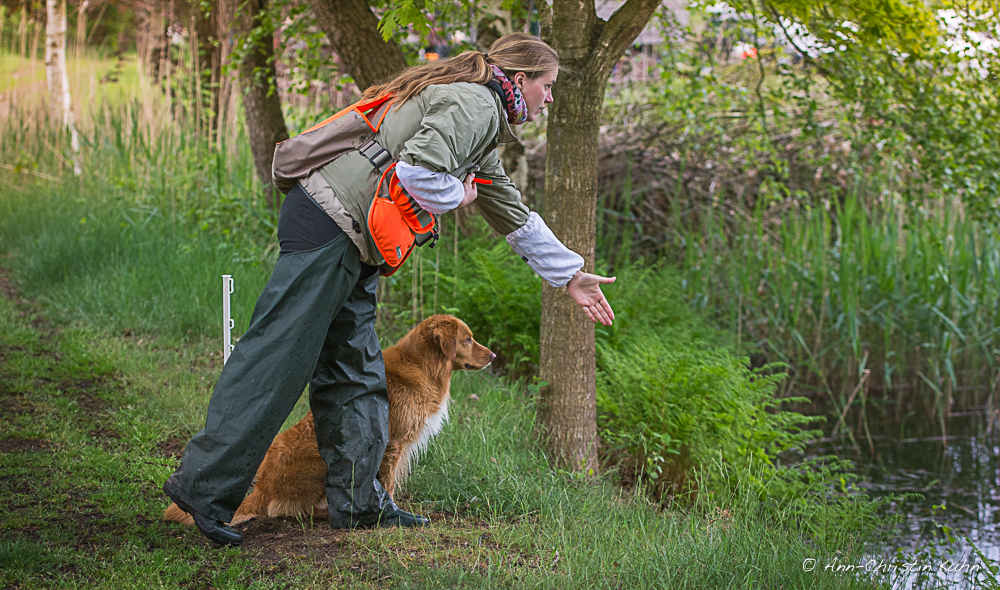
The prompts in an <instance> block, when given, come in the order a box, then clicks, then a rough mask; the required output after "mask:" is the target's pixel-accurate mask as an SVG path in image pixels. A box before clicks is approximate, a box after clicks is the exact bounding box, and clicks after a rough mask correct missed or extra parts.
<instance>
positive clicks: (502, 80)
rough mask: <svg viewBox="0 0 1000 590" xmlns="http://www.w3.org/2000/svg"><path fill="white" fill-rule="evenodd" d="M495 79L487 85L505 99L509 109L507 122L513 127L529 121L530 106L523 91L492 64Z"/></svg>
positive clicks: (505, 104)
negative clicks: (525, 101)
mask: <svg viewBox="0 0 1000 590" xmlns="http://www.w3.org/2000/svg"><path fill="white" fill-rule="evenodd" d="M490 69H491V70H493V79H492V80H490V81H489V82H487V83H486V86H487V87H489V88H490V89H491V90H493V92H496V93H497V94H499V95H500V97H501V98H502V99H503V103H504V106H505V107H506V109H507V122H508V123H510V124H511V125H522V124H524V122H525V121H527V120H528V105H526V104H525V103H524V97H523V96H521V90H520V89H519V88H518V87H517V85H516V84H514V82H512V81H511V80H510V79H509V78H507V76H505V75H504V73H503V71H502V70H501V69H500V68H498V67H497V66H495V65H493V64H490Z"/></svg>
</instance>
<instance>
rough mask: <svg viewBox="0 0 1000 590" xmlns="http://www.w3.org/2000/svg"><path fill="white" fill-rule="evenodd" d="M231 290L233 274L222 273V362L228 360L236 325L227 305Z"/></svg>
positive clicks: (224, 362)
mask: <svg viewBox="0 0 1000 590" xmlns="http://www.w3.org/2000/svg"><path fill="white" fill-rule="evenodd" d="M232 292H233V276H232V275H222V364H226V363H227V362H229V353H231V352H232V351H233V345H232V340H233V335H232V330H233V327H234V326H235V325H236V322H234V321H233V318H232V317H231V316H232V313H231V310H230V307H229V295H230V293H232Z"/></svg>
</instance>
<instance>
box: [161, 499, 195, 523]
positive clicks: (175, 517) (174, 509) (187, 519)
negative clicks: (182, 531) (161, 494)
mask: <svg viewBox="0 0 1000 590" xmlns="http://www.w3.org/2000/svg"><path fill="white" fill-rule="evenodd" d="M163 520H166V521H168V522H179V523H181V524H186V525H188V526H194V519H193V518H191V515H190V514H188V513H187V512H184V511H183V510H181V509H180V508H179V507H178V506H177V504H174V503H171V504H170V506H167V509H166V510H164V511H163Z"/></svg>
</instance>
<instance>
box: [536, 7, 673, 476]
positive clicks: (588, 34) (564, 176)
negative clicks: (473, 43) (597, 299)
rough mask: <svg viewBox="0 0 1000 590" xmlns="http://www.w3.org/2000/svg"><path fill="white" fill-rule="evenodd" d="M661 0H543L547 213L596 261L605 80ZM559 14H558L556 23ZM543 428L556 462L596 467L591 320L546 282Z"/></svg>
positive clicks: (566, 238)
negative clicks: (602, 1) (611, 1)
mask: <svg viewBox="0 0 1000 590" xmlns="http://www.w3.org/2000/svg"><path fill="white" fill-rule="evenodd" d="M658 4H659V0H627V2H625V4H623V5H622V7H621V8H619V9H618V10H617V11H616V12H615V13H614V14H613V15H612V16H611V18H610V19H609V20H608V21H607V22H605V21H603V20H601V19H600V18H598V17H597V13H596V11H595V9H594V3H593V2H578V1H575V0H552V2H551V3H550V4H548V5H547V6H546V5H543V6H542V7H541V11H540V16H541V17H542V21H543V22H542V25H543V26H542V36H543V38H545V40H546V41H547V42H548V43H549V44H550V45H551V46H552V47H553V48H554V49H555V50H556V51H557V52H558V53H559V56H560V64H561V66H562V67H561V70H562V71H561V73H560V75H559V80H558V82H557V83H556V85H555V86H553V89H552V92H553V98H554V99H555V102H554V103H553V104H552V106H551V107H550V108H549V112H550V115H549V121H548V129H547V131H546V135H547V138H548V148H547V154H546V158H545V218H546V222H547V224H548V225H549V227H550V228H551V229H552V231H553V232H554V233H555V234H556V236H558V237H559V239H560V240H562V241H563V243H565V244H566V246H568V247H569V248H570V249H572V250H574V251H576V252H578V253H580V254H581V255H582V256H583V257H584V258H585V259H586V260H587V261H588V262H587V264H586V266H585V267H584V268H585V269H586V270H592V269H593V260H594V247H595V243H596V232H597V223H596V221H597V218H596V211H597V160H598V158H597V142H598V137H599V134H600V121H601V105H602V103H603V101H604V88H605V85H606V84H607V80H608V76H609V75H610V74H611V69H612V67H613V66H614V64H615V63H616V62H617V61H618V60H619V58H621V56H622V54H623V53H624V51H625V49H626V48H627V47H628V46H629V45H630V44H631V43H632V42H633V41H634V40H635V38H636V37H637V36H638V35H639V33H640V32H641V31H642V29H643V27H644V26H645V25H646V23H648V22H649V19H650V17H652V15H653V11H654V10H655V9H656V7H657V5H658ZM554 23H558V26H555V25H554ZM540 346H541V363H540V367H539V373H540V377H541V379H542V380H543V381H546V382H547V383H548V385H547V386H546V387H544V388H542V390H541V395H540V399H539V400H538V420H537V422H536V423H537V425H538V429H539V434H540V435H541V436H542V437H543V439H544V441H545V445H546V451H547V453H548V457H549V460H550V461H551V462H552V463H553V464H554V465H555V466H558V467H563V468H566V469H572V470H576V471H584V472H590V471H591V470H593V469H596V468H597V405H596V362H595V347H594V325H593V323H592V322H591V321H590V320H589V319H587V316H586V315H585V314H584V313H583V311H581V310H580V309H579V308H578V307H577V306H576V304H574V303H573V301H572V300H571V299H570V298H569V297H568V296H566V295H565V293H564V292H563V290H562V289H552V288H550V287H549V286H548V285H544V286H543V287H542V324H541V341H540Z"/></svg>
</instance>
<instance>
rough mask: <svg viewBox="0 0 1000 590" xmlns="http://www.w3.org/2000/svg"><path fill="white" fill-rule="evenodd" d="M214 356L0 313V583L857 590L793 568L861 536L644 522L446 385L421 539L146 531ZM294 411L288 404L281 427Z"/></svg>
mask: <svg viewBox="0 0 1000 590" xmlns="http://www.w3.org/2000/svg"><path fill="white" fill-rule="evenodd" d="M8 292H9V289H8ZM213 348H214V345H213V343H211V342H207V341H204V340H199V341H193V342H188V343H186V344H183V345H171V344H169V343H166V342H161V341H159V340H157V339H152V340H145V339H138V338H136V337H133V336H121V335H118V334H109V333H107V332H104V331H101V330H97V329H95V328H93V327H88V326H86V325H80V324H64V323H62V324H55V323H53V322H51V321H50V320H49V319H47V318H46V317H45V316H44V315H40V314H39V309H38V307H37V305H35V304H30V303H25V302H23V301H21V302H15V301H12V300H10V299H8V298H2V299H0V357H2V363H0V383H2V384H3V385H2V387H0V396H2V397H0V403H2V404H3V408H4V411H3V413H2V414H0V447H2V451H3V452H2V453H0V466H2V469H3V473H4V476H3V477H2V478H0V497H2V498H3V502H2V503H0V514H2V518H0V530H2V532H0V538H2V539H4V540H3V541H0V563H2V564H3V567H2V568H0V571H2V573H0V582H2V583H3V584H6V585H12V586H14V587H19V588H42V587H44V588H61V587H73V588H78V587H95V588H138V587H143V588H146V587H150V585H152V586H154V587H155V586H162V587H181V586H184V585H194V586H198V587H202V586H208V585H214V586H216V587H220V588H269V587H287V586H289V585H293V586H295V587H304V588H313V587H329V586H330V585H331V584H337V585H350V586H351V587H361V588H367V587H371V588H375V587H392V588H432V587H434V588H439V587H463V588H479V587H496V586H515V587H540V588H591V587H609V588H614V587H629V588H642V587H648V588H662V587H670V588H706V587H741V588H750V587H760V586H763V587H778V586H779V585H784V586H785V587H808V588H828V587H829V588H833V587H837V588H841V587H865V588H870V587H873V586H872V584H873V582H872V581H870V580H857V579H854V578H853V577H852V576H849V575H839V576H838V575H825V576H820V575H816V574H814V573H809V572H804V571H803V569H802V567H801V564H802V560H803V559H805V558H807V557H813V558H819V559H828V560H832V559H833V556H834V554H833V552H834V551H835V550H840V551H841V552H843V553H842V554H843V555H845V556H849V557H851V558H857V557H858V556H860V553H861V551H862V550H863V549H864V548H865V543H864V541H865V540H866V538H865V535H864V534H862V533H861V532H859V531H850V527H845V528H842V529H840V530H841V531H842V532H837V530H836V527H833V529H834V530H833V531H832V535H831V536H828V537H827V538H826V539H825V542H824V543H822V544H820V545H815V544H813V543H812V542H810V541H809V540H808V539H807V535H806V532H805V531H802V530H799V529H797V527H796V524H795V523H794V522H791V521H789V520H788V519H787V518H786V517H785V515H783V514H781V513H780V512H768V511H766V510H762V509H761V507H760V505H759V504H758V503H757V502H756V500H755V499H754V500H751V498H749V497H740V496H739V495H738V494H737V495H734V496H733V497H732V498H729V499H728V501H727V502H726V503H725V504H720V505H718V506H705V507H702V509H700V510H697V511H692V512H689V513H680V512H663V511H660V510H658V509H655V508H654V507H653V506H650V505H649V504H648V503H646V502H645V501H644V500H643V499H642V496H641V495H640V496H634V495H630V494H623V493H622V492H621V491H619V490H618V489H617V488H616V487H615V486H613V485H612V484H610V483H609V482H603V481H602V480H599V481H596V482H594V481H584V480H580V479H577V478H576V477H574V476H572V475H570V474H566V473H556V472H552V471H550V470H549V469H548V468H547V465H546V463H545V459H544V457H543V456H542V454H541V452H540V450H539V449H538V447H536V446H535V445H534V444H533V443H531V442H530V437H527V436H526V433H527V432H529V431H530V428H531V426H532V414H533V413H532V411H531V409H530V406H531V404H530V400H529V399H527V397H526V395H527V394H526V392H525V390H524V388H521V387H517V386H509V385H506V384H504V383H503V382H502V381H498V380H497V379H495V378H493V377H490V376H488V375H484V374H470V373H463V374H459V375H457V376H456V378H455V380H454V385H453V396H454V400H455V402H454V405H453V410H452V420H451V422H450V423H449V424H448V425H447V426H446V428H445V430H444V431H443V432H442V434H441V435H440V437H439V438H438V439H436V441H435V442H434V444H432V445H431V447H430V450H429V453H428V455H427V456H426V457H424V458H423V460H422V461H421V462H420V463H418V466H417V468H416V470H415V472H414V475H413V477H412V479H411V480H410V481H409V483H408V485H407V486H406V494H407V495H406V497H404V498H402V503H403V505H404V506H408V507H410V508H411V509H415V510H420V511H422V512H426V513H430V514H431V515H432V518H433V519H434V522H435V524H434V526H432V527H431V528H429V529H425V530H397V529H390V530H380V531H360V532H354V533H347V532H343V531H331V530H329V529H328V528H326V526H325V524H323V523H308V522H297V521H295V520H292V519H277V520H271V519H267V520H261V521H256V522H254V523H251V524H250V525H249V526H248V528H247V530H246V531H245V534H246V537H247V544H246V546H245V547H244V548H243V549H241V550H234V549H217V548H215V547H214V546H212V545H211V544H210V543H209V542H208V541H206V540H205V539H203V538H202V537H201V536H200V535H198V534H197V533H196V532H195V531H194V530H193V529H188V528H185V527H181V526H179V525H174V524H167V523H163V522H161V521H159V518H158V517H159V513H160V511H161V510H162V508H163V507H165V505H166V500H165V498H164V497H163V495H162V492H160V490H159V485H160V484H161V483H162V481H163V480H164V479H165V478H166V477H167V476H168V475H169V473H170V472H171V471H172V470H173V468H174V467H175V466H176V459H175V457H174V456H173V455H172V454H171V452H174V451H176V450H178V449H179V445H178V442H179V441H185V440H186V439H187V437H189V436H190V435H191V434H192V433H193V432H194V430H196V429H197V428H198V427H199V426H200V424H201V420H203V416H204V409H205V404H206V403H207V397H208V395H209V393H210V388H211V385H212V383H213V382H214V378H215V376H216V375H217V373H218V370H219V368H220V359H219V357H218V356H217V355H216V354H213ZM473 395H475V397H477V398H478V399H475V398H473V397H471V396H473ZM304 411H305V408H304V407H303V406H302V405H301V404H300V406H299V408H298V409H297V411H296V413H294V414H293V416H292V417H291V418H290V419H289V423H291V422H292V421H293V420H295V419H297V417H298V416H300V415H301V414H302V413H303V412H304ZM856 516H857V515H856V514H855V515H854V517H856ZM845 558H846V557H845Z"/></svg>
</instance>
